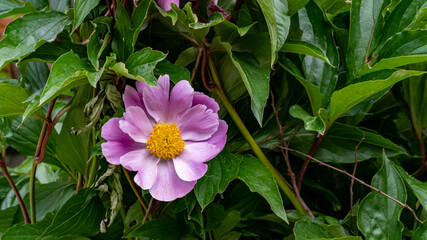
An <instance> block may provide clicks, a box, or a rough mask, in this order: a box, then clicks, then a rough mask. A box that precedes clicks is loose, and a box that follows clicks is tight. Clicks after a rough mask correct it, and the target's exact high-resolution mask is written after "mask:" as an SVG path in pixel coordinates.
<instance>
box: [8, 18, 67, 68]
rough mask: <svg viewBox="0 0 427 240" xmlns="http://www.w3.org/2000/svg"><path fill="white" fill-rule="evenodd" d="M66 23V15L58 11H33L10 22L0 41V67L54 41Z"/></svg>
mask: <svg viewBox="0 0 427 240" xmlns="http://www.w3.org/2000/svg"><path fill="white" fill-rule="evenodd" d="M68 24H69V20H68V16H67V15H65V14H62V13H59V12H34V13H30V14H26V15H24V16H23V17H21V18H18V19H16V20H15V21H13V22H11V23H10V24H8V26H7V28H6V30H5V32H4V34H5V37H4V38H3V40H2V41H1V42H0V69H2V68H3V67H4V66H5V65H6V64H8V63H10V62H12V61H14V60H17V59H20V58H23V57H25V56H27V55H28V54H30V53H32V52H34V51H35V50H36V49H37V48H38V47H40V46H41V45H43V44H44V43H45V42H52V41H54V40H55V38H56V36H57V35H58V34H59V33H60V32H62V30H63V29H64V27H65V26H67V25H68Z"/></svg>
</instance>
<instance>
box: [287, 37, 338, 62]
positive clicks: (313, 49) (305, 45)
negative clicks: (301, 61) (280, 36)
mask: <svg viewBox="0 0 427 240" xmlns="http://www.w3.org/2000/svg"><path fill="white" fill-rule="evenodd" d="M280 51H282V52H290V53H296V54H303V55H310V56H313V57H316V58H319V59H321V60H323V61H324V62H326V63H327V64H329V65H330V66H332V67H334V66H333V65H332V64H331V62H330V61H329V59H328V56H326V54H325V53H324V52H323V50H322V49H320V48H318V47H317V46H316V45H313V44H311V43H309V42H304V41H295V40H286V42H285V44H284V45H283V47H282V49H280Z"/></svg>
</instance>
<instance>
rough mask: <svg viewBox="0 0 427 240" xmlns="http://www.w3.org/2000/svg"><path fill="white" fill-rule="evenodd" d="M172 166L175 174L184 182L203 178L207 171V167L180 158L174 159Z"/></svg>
mask: <svg viewBox="0 0 427 240" xmlns="http://www.w3.org/2000/svg"><path fill="white" fill-rule="evenodd" d="M173 164H174V166H175V170H176V174H177V175H178V177H179V178H181V179H182V180H184V181H195V180H197V179H199V178H201V177H203V175H205V173H206V171H207V170H208V165H206V164H204V163H199V162H193V161H191V160H188V159H184V158H182V157H175V158H174V159H173Z"/></svg>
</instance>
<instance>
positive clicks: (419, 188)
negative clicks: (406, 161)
mask: <svg viewBox="0 0 427 240" xmlns="http://www.w3.org/2000/svg"><path fill="white" fill-rule="evenodd" d="M397 170H399V173H400V176H402V178H403V180H404V181H405V182H406V185H407V186H409V188H410V189H411V190H412V192H413V193H414V194H415V196H416V197H417V199H418V201H420V205H421V206H422V207H423V208H424V210H426V211H427V182H421V181H419V180H418V179H416V178H414V177H412V176H411V175H409V174H408V173H407V172H406V171H405V170H404V169H403V168H401V167H397Z"/></svg>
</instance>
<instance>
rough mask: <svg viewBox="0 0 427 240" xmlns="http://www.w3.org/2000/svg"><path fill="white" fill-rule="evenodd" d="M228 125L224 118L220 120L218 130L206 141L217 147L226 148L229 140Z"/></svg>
mask: <svg viewBox="0 0 427 240" xmlns="http://www.w3.org/2000/svg"><path fill="white" fill-rule="evenodd" d="M227 130H228V125H227V123H226V122H225V121H224V120H219V126H218V130H217V131H216V132H215V133H214V134H213V135H212V137H211V138H209V139H208V140H207V141H206V142H207V143H210V144H212V145H215V146H216V147H217V148H219V149H221V151H222V149H224V146H225V142H226V141H227Z"/></svg>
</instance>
